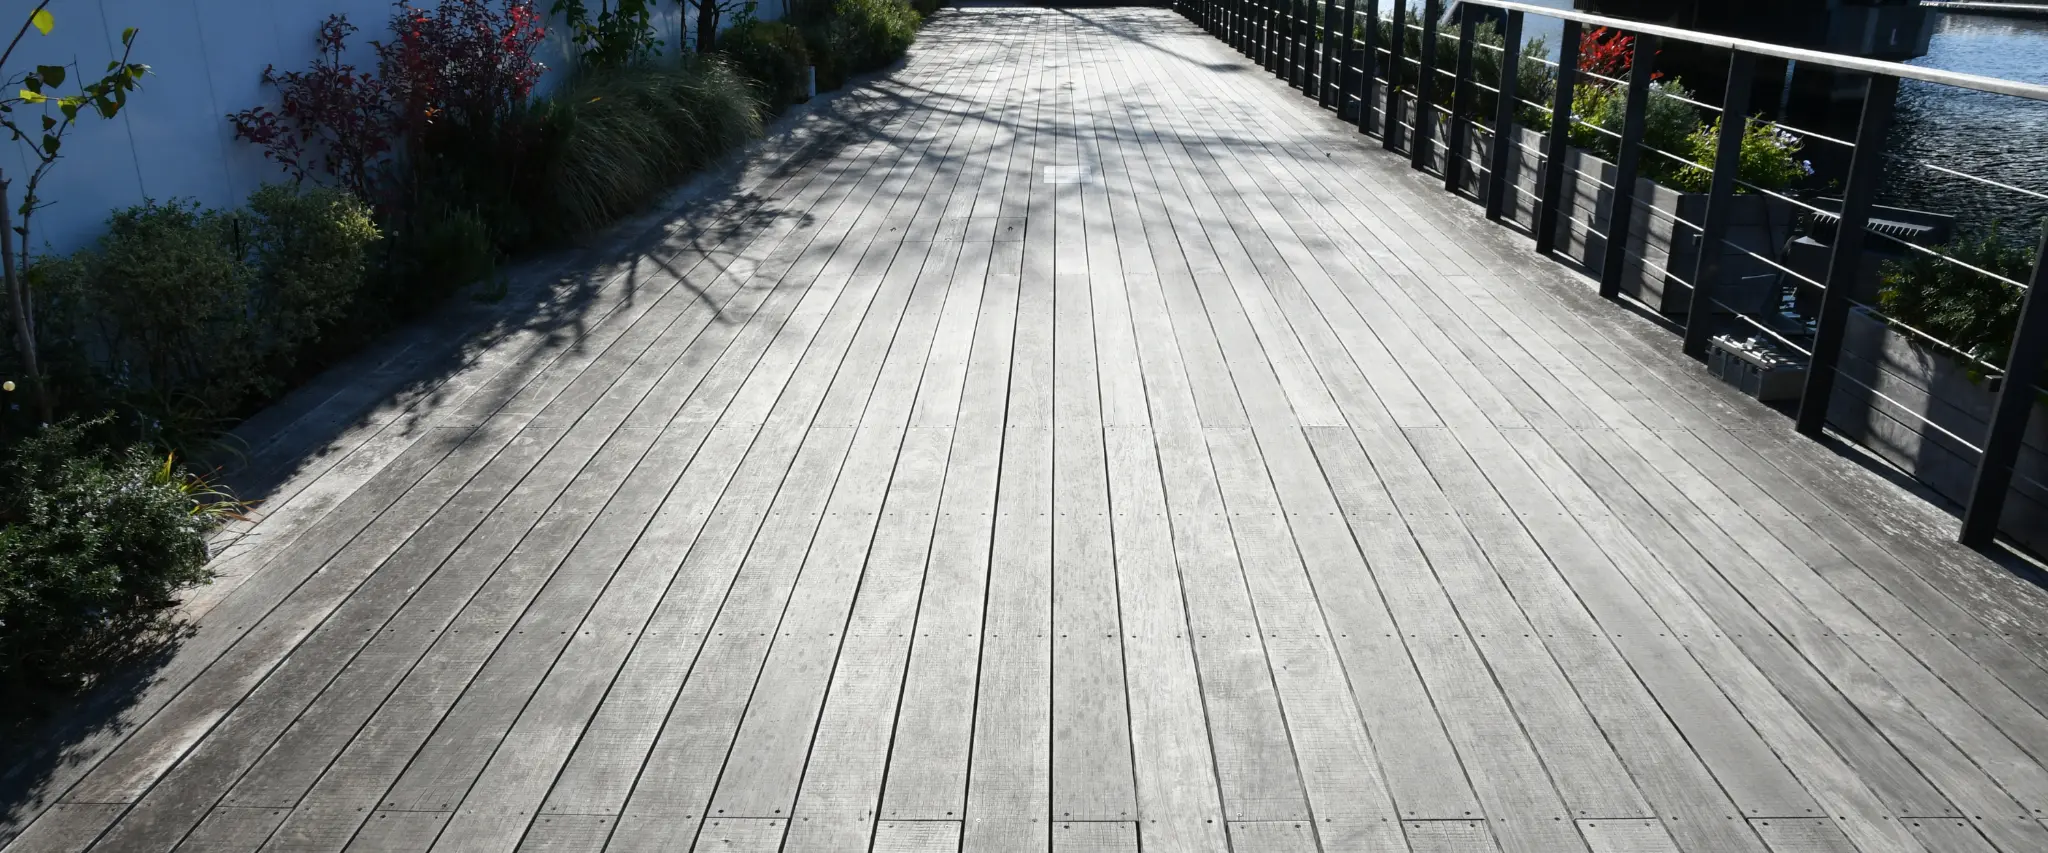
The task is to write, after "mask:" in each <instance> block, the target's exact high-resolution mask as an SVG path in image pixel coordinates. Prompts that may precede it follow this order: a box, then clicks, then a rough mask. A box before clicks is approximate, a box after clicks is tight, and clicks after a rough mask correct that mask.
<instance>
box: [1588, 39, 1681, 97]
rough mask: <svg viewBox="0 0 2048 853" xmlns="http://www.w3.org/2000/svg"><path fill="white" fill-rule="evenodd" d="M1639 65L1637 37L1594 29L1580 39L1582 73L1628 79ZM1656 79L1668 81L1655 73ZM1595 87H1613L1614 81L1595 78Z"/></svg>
mask: <svg viewBox="0 0 2048 853" xmlns="http://www.w3.org/2000/svg"><path fill="white" fill-rule="evenodd" d="M1635 65H1636V37H1635V36H1632V35H1628V34H1626V33H1623V32H1622V31H1620V30H1613V29H1608V28H1607V27H1594V28H1592V29H1590V30H1587V31H1586V32H1585V33H1584V34H1582V35H1580V36H1579V70H1580V71H1585V72H1589V73H1592V74H1598V75H1600V76H1601V77H1609V78H1613V79H1614V80H1626V79H1628V76H1629V74H1630V73H1632V72H1633V71H1634V70H1635ZM1650 79H1652V80H1662V79H1664V73H1663V72H1661V71H1659V72H1653V73H1651V75H1650ZM1592 84H1593V85H1602V86H1612V85H1614V84H1613V83H1612V82H1608V81H1605V80H1598V79H1595V80H1594V81H1593V83H1592Z"/></svg>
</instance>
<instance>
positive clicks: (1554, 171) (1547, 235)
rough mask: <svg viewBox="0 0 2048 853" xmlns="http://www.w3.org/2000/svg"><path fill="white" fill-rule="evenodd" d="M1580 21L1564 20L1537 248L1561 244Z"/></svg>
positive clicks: (1548, 248)
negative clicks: (1559, 225)
mask: <svg viewBox="0 0 2048 853" xmlns="http://www.w3.org/2000/svg"><path fill="white" fill-rule="evenodd" d="M1579 32H1580V26H1579V22H1578V21H1566V22H1564V35H1563V36H1562V37H1561V38H1560V39H1559V44H1558V45H1557V91H1556V92H1555V93H1553V94H1552V95H1551V98H1550V139H1549V141H1548V143H1547V144H1545V145H1544V148H1543V150H1544V161H1543V197H1542V198H1541V199H1539V200H1538V201H1537V204H1538V207H1537V208H1536V251H1537V252H1539V253H1542V254H1548V253H1549V252H1550V251H1551V250H1553V249H1555V248H1557V217H1558V212H1559V210H1561V209H1562V207H1563V203H1564V161H1565V154H1566V152H1567V151H1568V150H1569V148H1570V146H1571V142H1572V90H1573V88H1574V87H1575V86H1577V85H1578V76H1579Z"/></svg>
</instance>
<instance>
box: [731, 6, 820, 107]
mask: <svg viewBox="0 0 2048 853" xmlns="http://www.w3.org/2000/svg"><path fill="white" fill-rule="evenodd" d="M718 45H719V50H721V51H723V52H724V53H725V55H726V56H727V57H728V58H729V59H730V60H731V61H732V64H733V66H734V68H736V69H737V70H738V71H739V72H740V74H741V75H743V76H745V77H746V78H747V79H749V80H751V81H753V83H754V89H755V92H756V93H758V94H759V95H760V97H761V100H762V101H763V102H765V103H766V104H767V105H768V107H769V108H770V109H775V110H779V109H781V108H783V107H784V106H787V105H789V104H795V103H801V102H803V101H806V100H809V99H810V97H811V93H810V86H811V51H810V48H809V46H808V45H807V44H806V42H805V39H804V34H803V33H802V32H800V31H798V30H797V28H796V27H793V26H790V25H789V24H785V23H782V22H781V21H761V20H751V19H750V20H747V21H744V22H742V23H741V24H740V25H739V26H736V27H733V28H732V29H731V30H728V31H726V32H725V33H723V34H722V35H720V36H719V38H718Z"/></svg>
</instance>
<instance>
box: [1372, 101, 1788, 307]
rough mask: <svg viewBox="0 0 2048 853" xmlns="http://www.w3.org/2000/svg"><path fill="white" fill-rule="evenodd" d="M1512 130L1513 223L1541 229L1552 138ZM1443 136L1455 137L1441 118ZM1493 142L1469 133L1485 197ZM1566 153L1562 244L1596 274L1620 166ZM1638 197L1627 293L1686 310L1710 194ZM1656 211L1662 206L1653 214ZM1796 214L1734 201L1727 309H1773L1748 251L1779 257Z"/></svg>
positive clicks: (1724, 291) (1435, 159)
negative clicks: (1539, 207)
mask: <svg viewBox="0 0 2048 853" xmlns="http://www.w3.org/2000/svg"><path fill="white" fill-rule="evenodd" d="M1404 104H1405V108H1404V112H1405V113H1406V114H1407V115H1408V116H1410V117H1412V116H1413V115H1414V102H1413V101H1412V100H1410V101H1406V102H1404ZM1514 132H1515V134H1516V136H1517V138H1519V140H1520V143H1521V144H1520V147H1519V150H1518V152H1517V153H1518V154H1519V155H1520V156H1517V157H1511V158H1509V160H1508V164H1509V169H1510V170H1511V172H1510V174H1509V179H1510V181H1511V184H1512V186H1513V189H1512V190H1511V191H1510V193H1509V205H1508V207H1507V209H1508V210H1510V211H1512V216H1513V218H1514V220H1515V221H1517V222H1520V223H1522V224H1523V225H1524V226H1526V227H1529V228H1532V229H1533V228H1534V227H1535V225H1536V199H1537V197H1538V195H1539V194H1540V193H1539V191H1538V189H1537V187H1538V184H1539V183H1540V182H1541V180H1542V175H1543V161H1544V157H1543V153H1542V152H1543V150H1544V136H1543V134H1542V133H1539V132H1537V131H1534V130H1530V129H1528V128H1524V127H1521V126H1516V127H1515V128H1514ZM1436 133H1437V136H1436V138H1437V139H1438V140H1443V141H1448V139H1449V136H1448V134H1447V132H1446V130H1445V127H1444V123H1443V121H1442V117H1441V115H1439V121H1438V127H1437V131H1436ZM1492 145H1493V140H1492V138H1491V137H1490V136H1488V135H1487V134H1485V133H1482V132H1478V131H1477V130H1475V131H1474V132H1472V133H1470V134H1467V140H1466V146H1465V147H1466V153H1467V155H1468V156H1469V157H1470V158H1471V159H1470V160H1469V162H1470V163H1471V164H1472V168H1470V169H1468V170H1467V171H1466V173H1465V175H1464V180H1463V181H1462V186H1463V188H1464V189H1465V191H1466V192H1469V193H1471V194H1473V195H1475V196H1478V197H1481V198H1484V197H1485V188H1484V181H1485V180H1486V176H1485V175H1484V174H1483V173H1482V172H1481V170H1482V169H1484V168H1486V167H1487V164H1488V163H1490V162H1491V155H1490V153H1489V152H1490V151H1491V149H1492ZM1432 149H1433V150H1432V152H1431V155H1432V156H1431V161H1432V165H1434V166H1435V167H1436V168H1437V169H1438V171H1442V169H1443V168H1444V165H1445V159H1446V157H1447V155H1448V152H1447V151H1446V150H1445V149H1443V148H1442V147H1439V146H1435V145H1432ZM1649 156H1654V155H1649ZM1567 157H1568V158H1569V159H1568V160H1567V161H1566V163H1565V190H1566V191H1565V195H1564V198H1563V206H1562V207H1561V208H1560V209H1559V211H1558V219H1559V223H1558V228H1559V234H1558V241H1557V249H1558V252H1559V253H1561V254H1563V255H1564V256H1566V257H1569V258H1571V259H1572V260H1574V261H1576V262H1578V264H1579V265H1580V266H1582V267H1584V268H1585V269H1586V271H1587V272H1589V273H1591V274H1592V275H1594V276H1598V275H1600V273H1601V267H1602V266H1604V262H1605V256H1606V252H1607V245H1606V240H1605V239H1604V238H1602V237H1600V236H1597V235H1595V234H1594V233H1592V232H1594V231H1598V232H1604V231H1606V230H1607V217H1608V211H1609V210H1611V209H1612V207H1613V195H1614V191H1613V190H1612V189H1608V188H1607V187H1605V186H1602V184H1605V185H1608V186H1611V185H1613V183H1614V178H1615V172H1616V171H1617V170H1616V168H1615V166H1614V164H1612V163H1609V162H1607V161H1605V160H1602V159H1600V158H1599V157H1597V156H1594V155H1593V154H1592V153H1590V152H1587V151H1584V150H1581V149H1578V148H1573V149H1570V151H1569V153H1568V154H1567ZM1636 200H1637V201H1638V202H1639V204H1638V205H1637V206H1636V211H1635V215H1634V218H1632V219H1631V220H1630V222H1629V244H1628V254H1627V256H1626V257H1627V261H1626V268H1625V271H1624V274H1623V276H1622V279H1621V292H1623V293H1625V294H1628V295H1629V296H1631V297H1633V298H1635V299H1638V300H1640V301H1642V302H1644V303H1646V304H1648V305H1649V306H1650V307H1652V308H1654V309H1656V310H1657V311H1658V312H1660V313H1664V314H1685V313H1687V312H1689V311H1690V310H1691V308H1692V287H1691V282H1692V278H1693V275H1694V274H1695V272H1696V271H1697V269H1698V266H1699V258H1700V242H1701V239H1700V233H1699V229H1697V228H1695V227H1693V226H1694V225H1696V224H1700V223H1704V222H1705V221H1706V218H1707V196H1706V195H1705V194H1704V193H1684V192H1679V191H1677V190H1674V189H1671V188H1669V187H1666V186H1664V185H1662V184H1658V183H1655V182H1653V181H1650V180H1648V179H1646V178H1645V179H1638V180H1637V181H1636ZM1651 209H1654V210H1656V211H1659V212H1658V213H1652V212H1651ZM1794 213H1795V211H1794V208H1793V206H1792V205H1791V204H1790V203H1788V202H1785V201H1783V200H1780V199H1774V198H1769V197H1767V196H1759V195H1738V196H1736V197H1735V207H1734V210H1733V213H1732V215H1731V216H1730V219H1729V225H1728V239H1729V241H1730V242H1731V243H1733V244H1735V245H1734V246H1727V245H1723V246H1722V247H1721V254H1722V270H1723V277H1722V279H1721V284H1720V286H1719V287H1718V288H1717V289H1716V291H1715V293H1716V297H1717V298H1718V299H1719V300H1720V301H1721V302H1722V303H1723V304H1725V305H1726V306H1727V308H1724V309H1722V310H1724V311H1726V310H1729V309H1733V310H1737V311H1743V312H1748V313H1756V312H1761V311H1767V310H1770V309H1771V308H1773V307H1774V302H1773V301H1774V298H1775V296H1776V294H1777V278H1778V271H1777V270H1775V269H1773V268H1771V266H1770V265H1769V264H1766V263H1764V262H1763V261H1760V260H1757V259H1756V258H1754V257H1751V256H1749V255H1747V254H1744V250H1747V251H1748V252H1753V253H1755V254H1757V255H1762V256H1763V257H1766V258H1774V257H1776V256H1777V251H1778V248H1779V247H1781V246H1783V245H1785V242H1786V240H1788V239H1789V238H1790V237H1791V234H1792V226H1793V223H1794ZM1687 223H1693V224H1687ZM1589 229H1590V230H1589Z"/></svg>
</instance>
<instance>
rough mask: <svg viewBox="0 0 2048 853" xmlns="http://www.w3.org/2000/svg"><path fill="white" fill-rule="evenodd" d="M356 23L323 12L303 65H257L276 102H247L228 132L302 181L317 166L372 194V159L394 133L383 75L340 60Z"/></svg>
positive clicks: (356, 190)
mask: <svg viewBox="0 0 2048 853" xmlns="http://www.w3.org/2000/svg"><path fill="white" fill-rule="evenodd" d="M355 32H356V27H355V26H354V25H353V24H350V23H349V22H348V17H347V16H346V15H329V16H328V18H327V20H326V21H324V22H322V23H321V24H320V34H319V36H318V38H316V39H315V41H316V43H317V44H318V45H319V49H320V50H319V54H318V56H317V57H316V58H315V59H314V60H313V65H312V67H311V68H309V69H307V70H305V71H287V72H283V73H280V72H278V70H277V67H276V66H274V65H273V66H267V67H265V68H264V69H263V82H264V83H266V84H268V85H270V86H274V87H276V88H277V90H278V96H279V101H280V105H279V107H278V108H277V109H275V110H273V109H270V108H269V107H252V108H250V109H246V110H243V111H241V112H239V113H234V114H231V115H229V116H228V121H230V122H232V123H233V124H234V126H235V137H236V138H238V139H246V140H248V141H250V142H253V143H256V144H257V145H259V146H262V147H263V156H264V158H265V159H268V160H272V161H275V162H276V163H277V164H278V165H279V166H282V167H284V170H285V171H286V172H287V173H289V174H290V175H291V176H292V180H294V181H300V182H303V181H304V180H305V179H306V176H307V175H309V174H311V173H313V172H314V170H316V169H317V170H318V171H319V172H320V173H322V174H325V175H326V176H327V177H328V178H330V179H332V180H333V181H335V182H336V183H338V184H340V185H341V186H343V187H346V188H347V189H349V190H350V191H351V192H354V193H355V194H356V197H358V198H362V199H371V198H375V197H376V196H375V194H374V193H373V192H372V183H373V179H374V178H375V176H376V168H377V165H378V163H379V162H380V161H381V160H382V159H383V158H384V156H385V155H386V154H388V153H389V152H390V151H391V145H392V138H393V137H394V136H395V135H396V134H397V132H398V127H397V116H396V115H395V114H394V112H393V111H392V103H391V92H390V90H389V89H387V88H386V87H385V85H384V81H383V80H381V79H379V78H378V77H377V76H375V75H373V74H370V73H368V72H363V71H357V70H356V67H355V66H354V65H351V64H349V63H347V62H344V61H343V60H342V56H343V54H344V53H345V52H346V51H347V49H348V37H349V36H350V35H351V34H353V33H355Z"/></svg>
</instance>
